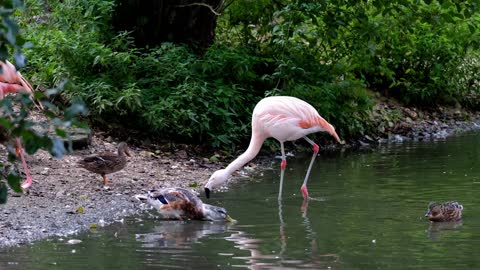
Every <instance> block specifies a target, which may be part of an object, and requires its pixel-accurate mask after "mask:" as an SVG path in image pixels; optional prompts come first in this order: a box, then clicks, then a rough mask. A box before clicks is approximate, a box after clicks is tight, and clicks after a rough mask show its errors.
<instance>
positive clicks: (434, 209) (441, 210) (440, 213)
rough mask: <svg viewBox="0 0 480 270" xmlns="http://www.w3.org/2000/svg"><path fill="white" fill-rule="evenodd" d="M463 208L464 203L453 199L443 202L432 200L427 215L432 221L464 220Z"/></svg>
mask: <svg viewBox="0 0 480 270" xmlns="http://www.w3.org/2000/svg"><path fill="white" fill-rule="evenodd" d="M462 210H463V205H461V204H459V203H458V202H454V201H451V202H446V203H443V204H437V203H436V202H431V203H430V204H429V205H428V210H427V213H426V214H425V217H426V218H427V219H428V220H430V221H432V222H441V221H460V220H462Z"/></svg>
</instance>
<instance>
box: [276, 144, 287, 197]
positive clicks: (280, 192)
mask: <svg viewBox="0 0 480 270" xmlns="http://www.w3.org/2000/svg"><path fill="white" fill-rule="evenodd" d="M280 149H281V151H282V162H281V163H280V169H281V171H280V187H279V189H278V200H279V201H280V200H281V199H282V191H283V177H284V175H285V168H287V156H286V155H285V147H284V146H283V142H280Z"/></svg>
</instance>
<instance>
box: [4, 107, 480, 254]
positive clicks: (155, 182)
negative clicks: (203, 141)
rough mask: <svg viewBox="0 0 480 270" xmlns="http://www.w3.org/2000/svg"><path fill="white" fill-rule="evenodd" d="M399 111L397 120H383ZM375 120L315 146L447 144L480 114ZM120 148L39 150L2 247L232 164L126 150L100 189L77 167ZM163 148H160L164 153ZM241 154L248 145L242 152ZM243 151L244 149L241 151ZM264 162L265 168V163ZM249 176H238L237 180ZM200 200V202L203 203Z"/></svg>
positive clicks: (68, 232) (114, 218) (12, 202)
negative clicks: (361, 131)
mask: <svg viewBox="0 0 480 270" xmlns="http://www.w3.org/2000/svg"><path fill="white" fill-rule="evenodd" d="M399 110H400V111H401V112H402V116H400V117H399V118H398V119H397V120H396V121H391V120H389V118H388V115H389V114H391V113H392V111H395V112H397V114H398V111H399ZM373 114H374V120H373V121H374V122H375V121H378V125H377V126H378V129H379V132H378V133H377V134H376V135H364V136H362V137H361V138H358V139H356V140H351V141H349V142H347V145H346V146H340V145H337V144H333V145H321V147H320V148H321V149H323V150H331V151H338V150H340V149H342V148H348V147H350V148H353V147H356V146H368V145H384V144H387V143H402V142H406V141H430V140H435V139H445V138H447V137H449V136H452V135H454V134H458V133H464V132H468V131H471V130H478V129H480V113H478V112H474V113H472V112H465V111H461V110H457V109H452V108H450V109H439V110H436V111H431V112H425V111H421V110H417V109H414V108H407V107H398V106H397V105H395V104H394V105H392V104H388V103H385V102H379V103H378V104H377V105H376V108H375V110H374V113H373ZM117 143H119V141H115V142H114V141H113V140H112V138H111V137H103V135H102V134H96V135H94V136H92V142H91V145H90V146H89V148H87V149H83V150H76V151H74V152H73V153H71V154H70V155H66V156H64V157H63V159H61V160H56V159H54V158H52V157H51V156H50V155H49V154H48V153H47V152H45V151H39V152H37V153H36V154H35V155H33V156H29V157H27V163H28V165H29V167H30V170H31V173H32V177H33V179H34V183H33V185H32V187H31V188H30V189H29V190H28V191H27V192H26V193H24V194H15V193H12V192H11V191H9V198H8V202H7V203H6V204H4V205H0V218H1V219H0V248H8V247H14V246H17V245H23V244H28V243H31V242H33V241H36V240H40V239H45V238H49V237H63V238H65V237H69V236H72V235H75V234H76V233H78V232H82V231H86V230H90V229H95V228H98V227H103V226H107V225H109V224H112V223H115V222H123V218H125V217H129V216H133V215H136V214H140V213H142V211H144V210H142V209H141V208H140V207H139V206H140V203H139V202H138V201H137V200H136V199H134V198H133V196H134V195H136V194H142V193H145V192H146V191H148V190H150V189H152V188H158V187H172V186H180V187H186V188H192V189H195V190H197V191H199V190H200V189H201V187H202V186H203V185H204V184H205V183H206V181H207V180H208V178H209V177H210V175H211V174H212V173H213V172H214V171H215V170H217V169H219V168H222V167H224V166H225V164H227V162H228V161H230V160H231V159H230V158H228V159H227V160H225V161H224V160H223V159H224V157H220V160H221V161H210V160H209V159H208V158H205V157H200V156H192V155H189V152H188V147H187V148H183V149H182V147H179V149H175V150H173V151H172V150H171V148H168V149H169V150H152V149H146V148H143V147H138V146H135V145H133V146H132V145H130V149H131V150H132V154H133V155H132V157H131V158H129V162H128V164H127V167H126V168H125V169H124V170H122V171H120V172H117V173H114V174H111V175H108V176H107V177H108V178H109V180H111V182H112V184H111V186H110V187H108V188H104V187H103V186H102V184H101V177H100V175H97V174H94V173H90V172H88V171H86V170H84V169H82V168H80V167H78V166H76V162H77V161H78V160H79V159H80V158H82V157H83V156H87V155H90V154H94V153H98V152H104V151H111V152H116V145H117ZM165 148H166V147H165ZM245 149H246V146H245ZM245 149H242V151H243V150H245ZM274 155H275V153H272V152H270V153H268V156H267V155H264V156H262V154H260V155H259V156H258V157H256V158H255V159H254V160H253V161H252V162H253V163H254V164H260V165H259V166H256V167H257V168H262V169H263V168H267V167H269V166H270V165H268V164H271V162H270V161H272V160H273V156H274ZM266 161H269V163H267V162H266ZM252 172H254V170H251V169H249V170H246V169H243V170H242V172H241V173H240V174H241V175H248V174H250V173H252ZM202 199H203V196H202Z"/></svg>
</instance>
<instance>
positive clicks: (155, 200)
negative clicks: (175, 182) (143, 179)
mask: <svg viewBox="0 0 480 270" xmlns="http://www.w3.org/2000/svg"><path fill="white" fill-rule="evenodd" d="M135 198H137V199H138V200H140V201H142V202H146V203H148V204H150V205H151V206H153V208H155V209H156V210H157V211H158V212H159V213H160V214H161V215H162V216H163V217H164V218H167V219H179V220H183V219H195V220H211V221H228V222H233V221H234V220H233V219H232V218H231V217H230V216H229V215H228V213H227V210H225V208H222V207H218V206H213V205H210V204H206V203H203V202H202V200H200V198H198V197H197V195H195V194H194V193H193V192H192V191H190V190H188V189H185V188H180V187H173V188H162V189H158V190H150V191H149V192H148V193H147V195H136V196H135Z"/></svg>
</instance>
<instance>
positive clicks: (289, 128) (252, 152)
mask: <svg viewBox="0 0 480 270" xmlns="http://www.w3.org/2000/svg"><path fill="white" fill-rule="evenodd" d="M320 131H325V132H328V133H330V134H331V135H332V136H333V137H334V138H335V139H336V140H337V141H338V142H339V143H343V142H342V141H340V138H339V137H338V135H337V133H336V132H335V128H334V127H333V126H332V125H330V124H329V123H328V122H327V121H326V120H325V119H323V118H322V117H321V116H320V115H319V114H318V112H317V110H315V108H313V106H312V105H310V104H308V103H307V102H305V101H303V100H301V99H298V98H295V97H287V96H276V97H266V98H264V99H262V100H260V101H259V102H258V103H257V105H256V106H255V109H254V110H253V114H252V136H251V140H250V145H249V146H248V149H247V150H246V151H245V152H244V153H243V154H241V155H240V156H239V157H238V158H237V159H235V160H234V161H233V162H232V163H230V164H229V165H228V166H227V167H226V168H225V169H220V170H218V171H216V172H214V173H213V174H212V176H211V177H210V179H209V180H208V182H207V184H206V185H205V195H206V196H207V198H208V197H210V190H211V189H212V188H214V187H216V186H219V185H221V184H222V183H224V182H225V181H227V179H228V178H229V177H230V175H231V174H232V173H233V172H234V171H236V170H238V169H240V168H241V167H242V166H244V165H245V164H246V163H247V162H249V161H250V160H252V159H253V158H254V157H255V156H256V155H257V154H258V152H259V151H260V148H261V147H262V144H263V142H264V141H265V140H266V139H267V138H275V139H276V140H278V141H279V142H280V149H281V151H282V162H281V163H280V168H281V174H280V188H279V193H278V199H279V200H280V199H281V196H282V187H283V175H284V172H285V168H286V167H287V157H286V155H285V149H284V146H283V143H284V142H285V141H295V140H297V139H300V138H304V139H305V140H306V141H307V142H308V143H310V144H311V145H312V147H313V156H312V159H311V161H310V165H309V166H308V169H307V173H306V175H305V179H304V180H303V185H302V187H301V189H300V190H301V191H302V194H303V198H304V199H305V200H306V199H308V190H307V181H308V177H309V175H310V171H311V169H312V165H313V162H314V161H315V157H316V156H317V154H318V151H319V150H320V148H319V146H318V145H317V144H316V143H315V142H313V141H312V140H310V139H309V138H308V137H306V136H307V135H308V134H311V133H315V132H320Z"/></svg>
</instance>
